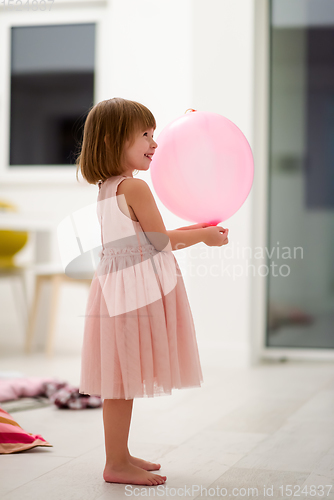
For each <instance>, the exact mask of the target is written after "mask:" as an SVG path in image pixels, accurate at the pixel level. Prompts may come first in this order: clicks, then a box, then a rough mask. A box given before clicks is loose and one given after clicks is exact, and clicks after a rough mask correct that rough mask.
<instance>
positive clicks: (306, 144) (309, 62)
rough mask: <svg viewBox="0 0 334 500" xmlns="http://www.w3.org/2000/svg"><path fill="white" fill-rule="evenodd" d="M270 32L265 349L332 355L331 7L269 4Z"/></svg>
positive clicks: (309, 0) (297, 0)
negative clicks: (323, 351)
mask: <svg viewBox="0 0 334 500" xmlns="http://www.w3.org/2000/svg"><path fill="white" fill-rule="evenodd" d="M270 32H271V36H270V38H271V40H270V43H271V56H270V68H271V73H270V148H269V151H270V175H269V182H270V185H269V199H268V202H269V219H268V220H269V223H268V224H269V226H268V234H269V242H268V247H269V249H270V255H269V256H268V260H269V262H268V264H269V265H271V266H274V267H272V269H273V272H271V273H269V282H268V302H267V304H268V311H267V312H268V316H267V317H268V323H267V339H266V344H267V346H270V347H280V348H282V347H291V348H293V347H294V348H313V349H314V348H321V349H324V348H325V349H326V348H327V349H333V348H334V2H333V1H328V0H302V1H301V0H271V30H270ZM275 266H276V267H275Z"/></svg>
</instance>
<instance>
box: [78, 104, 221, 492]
mask: <svg viewBox="0 0 334 500" xmlns="http://www.w3.org/2000/svg"><path fill="white" fill-rule="evenodd" d="M155 128H156V122H155V119H154V116H153V115H152V113H151V112H150V111H149V110H148V109H147V108H146V107H145V106H143V105H142V104H139V103H138V102H135V101H129V100H126V99H121V98H114V99H109V100H106V101H102V102H99V103H98V104H96V105H95V106H93V107H92V108H91V109H90V111H89V114H88V116H87V119H86V122H85V127H84V134H83V141H82V146H81V152H80V155H79V156H78V158H77V161H76V164H77V174H78V170H79V168H80V170H81V173H82V176H83V178H84V179H86V180H87V182H88V183H90V184H98V185H99V193H98V202H97V215H98V219H99V223H100V226H101V243H102V251H101V253H100V257H101V260H100V262H99V264H98V266H97V268H96V271H95V274H94V277H93V280H92V284H91V287H90V291H89V297H88V302H87V307H86V315H85V327H84V338H83V345H82V352H81V379H80V388H79V392H80V393H81V394H90V395H99V396H101V398H102V400H103V422H104V434H105V449H106V464H105V468H104V471H103V479H104V480H105V481H107V482H116V483H127V484H143V485H158V484H163V483H164V482H165V481H166V479H167V478H166V476H161V475H159V474H153V473H152V472H150V471H153V470H158V469H160V464H156V463H152V462H148V461H146V460H143V459H140V458H136V457H133V456H132V455H130V452H129V449H128V445H127V442H128V434H129V427H130V421H131V414H132V406H133V398H140V397H153V396H162V395H170V394H171V390H172V389H173V388H177V389H182V388H190V387H200V386H201V382H203V376H202V370H201V365H200V360H199V354H198V347H197V342H196V333H195V328H194V322H193V317H192V314H191V310H190V306H189V302H188V298H187V294H186V290H185V286H184V282H183V278H182V275H181V272H180V268H179V266H178V264H177V261H176V259H175V257H174V254H173V253H172V250H176V249H178V248H185V247H189V246H191V245H195V244H196V243H199V242H204V243H205V244H206V245H208V246H222V245H226V244H227V243H228V229H224V228H222V227H221V226H210V225H209V224H206V223H203V224H195V225H193V226H188V227H182V228H179V229H176V230H172V231H167V230H166V228H165V225H164V222H163V220H162V217H161V215H160V212H159V210H158V208H157V205H156V203H155V200H154V197H153V195H152V193H151V190H150V188H149V186H148V185H147V183H146V182H145V181H143V180H141V179H136V178H134V177H133V175H132V174H133V172H134V170H137V171H147V170H148V169H149V168H150V163H151V161H152V156H153V155H154V152H155V149H156V148H157V146H158V145H157V143H156V142H155V141H154V139H153V133H154V130H155ZM77 178H78V177H77Z"/></svg>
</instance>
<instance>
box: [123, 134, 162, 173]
mask: <svg viewBox="0 0 334 500" xmlns="http://www.w3.org/2000/svg"><path fill="white" fill-rule="evenodd" d="M153 134H154V129H153V128H151V129H147V130H143V131H141V132H137V133H136V135H135V140H134V143H133V144H132V146H130V145H129V141H127V142H126V144H125V147H124V156H123V158H124V161H123V163H124V175H128V176H130V177H132V172H133V170H145V171H146V170H148V169H149V168H150V163H151V161H152V156H153V155H154V152H155V149H156V148H157V147H158V144H157V143H156V142H155V140H154V139H153Z"/></svg>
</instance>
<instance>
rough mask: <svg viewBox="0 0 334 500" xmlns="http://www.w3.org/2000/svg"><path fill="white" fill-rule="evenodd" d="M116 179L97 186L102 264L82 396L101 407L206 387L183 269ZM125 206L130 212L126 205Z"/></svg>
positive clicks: (91, 299)
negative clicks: (104, 402) (155, 239)
mask: <svg viewBox="0 0 334 500" xmlns="http://www.w3.org/2000/svg"><path fill="white" fill-rule="evenodd" d="M125 178H126V177H125V176H115V177H111V178H109V179H107V180H106V181H104V183H102V184H100V185H99V194H98V199H97V200H98V202H97V215H98V219H99V223H100V226H101V242H102V251H101V252H100V257H101V260H100V262H99V264H98V265H97V267H96V271H95V274H94V277H93V280H92V284H91V287H90V290H89V296H88V301H87V306H86V314H85V326H84V337H83V344H82V350H81V376H80V387H79V392H80V393H81V394H90V395H97V396H101V398H102V399H133V398H138V397H152V396H161V395H170V394H171V392H172V389H173V388H175V389H182V388H189V387H200V386H201V383H202V382H203V375H202V370H201V365H200V359H199V353H198V347H197V342H196V332H195V327H194V321H193V317H192V313H191V309H190V306H189V302H188V297H187V293H186V289H185V286H184V282H183V278H182V275H181V271H180V268H179V266H178V264H177V261H176V259H175V257H174V254H173V253H172V252H171V251H158V250H156V248H155V247H154V246H153V245H152V244H151V243H150V240H149V239H148V237H147V236H146V234H145V233H144V231H143V229H142V227H141V225H140V223H139V222H137V221H133V220H132V219H131V217H130V213H129V216H127V215H125V214H124V213H123V212H122V211H121V210H120V208H119V205H118V202H117V201H119V200H120V199H121V198H122V196H123V197H124V195H117V198H116V192H117V187H118V185H119V184H120V183H121V182H122V181H123V180H124V179H125ZM125 206H126V205H125Z"/></svg>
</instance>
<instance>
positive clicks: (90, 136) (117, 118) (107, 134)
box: [75, 97, 156, 184]
mask: <svg viewBox="0 0 334 500" xmlns="http://www.w3.org/2000/svg"><path fill="white" fill-rule="evenodd" d="M149 128H153V129H155V128H156V122H155V118H154V116H153V114H152V113H151V111H150V110H149V109H147V108H146V106H144V105H143V104H140V103H139V102H136V101H129V100H127V99H122V98H120V97H114V98H113V99H108V100H106V101H101V102H99V103H97V104H95V106H93V107H92V108H91V109H90V110H89V112H88V115H87V118H86V121H85V126H84V132H83V139H82V144H81V151H80V152H79V155H78V157H77V159H76V161H75V164H76V165H77V172H76V177H77V180H79V179H78V171H79V169H80V170H81V174H82V177H83V178H84V179H85V180H86V181H87V182H88V183H89V184H97V183H98V182H99V181H100V180H101V181H105V180H106V179H108V178H109V177H112V176H116V175H122V173H123V171H124V170H123V169H124V167H123V166H122V160H123V154H124V145H125V143H126V141H129V143H130V146H131V145H132V144H133V142H134V140H135V134H136V133H137V132H138V131H140V130H146V129H149Z"/></svg>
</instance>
